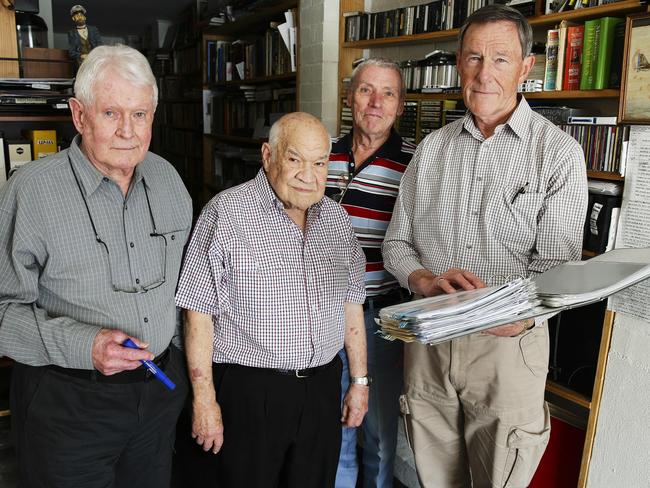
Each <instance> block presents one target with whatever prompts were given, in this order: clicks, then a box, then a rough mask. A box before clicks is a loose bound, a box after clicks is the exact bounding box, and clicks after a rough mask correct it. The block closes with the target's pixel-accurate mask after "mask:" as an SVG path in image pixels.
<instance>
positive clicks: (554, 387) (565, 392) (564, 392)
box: [546, 380, 591, 409]
mask: <svg viewBox="0 0 650 488" xmlns="http://www.w3.org/2000/svg"><path fill="white" fill-rule="evenodd" d="M546 391H547V392H549V393H551V394H553V395H556V396H558V397H560V398H564V399H565V400H568V401H570V402H571V403H575V404H576V405H580V406H581V407H583V408H586V409H590V408H591V399H590V398H587V397H586V396H584V395H582V394H580V393H577V392H575V391H573V390H570V389H569V388H567V387H565V386H562V385H559V384H557V383H555V382H553V381H551V380H547V381H546Z"/></svg>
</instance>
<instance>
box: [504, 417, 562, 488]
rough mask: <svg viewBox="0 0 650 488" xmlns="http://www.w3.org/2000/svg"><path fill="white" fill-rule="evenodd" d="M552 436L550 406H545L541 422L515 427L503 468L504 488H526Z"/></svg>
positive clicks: (509, 440)
mask: <svg viewBox="0 0 650 488" xmlns="http://www.w3.org/2000/svg"><path fill="white" fill-rule="evenodd" d="M550 434H551V419H550V415H549V411H548V406H547V405H546V404H544V417H543V419H541V421H536V422H532V423H530V424H527V425H522V426H520V427H514V428H512V429H511V430H510V431H509V432H508V438H507V442H506V445H507V454H506V459H505V463H504V468H503V481H502V483H501V484H500V486H502V487H503V488H525V487H527V486H528V485H529V484H530V481H531V479H532V478H533V475H534V474H535V470H536V469H537V466H538V464H539V461H540V460H541V459H542V455H543V454H544V451H545V450H546V445H547V444H548V440H549V436H550Z"/></svg>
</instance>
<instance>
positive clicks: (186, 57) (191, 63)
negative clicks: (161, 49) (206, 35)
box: [172, 45, 201, 75]
mask: <svg viewBox="0 0 650 488" xmlns="http://www.w3.org/2000/svg"><path fill="white" fill-rule="evenodd" d="M199 51H200V50H199V48H198V45H193V46H188V47H186V48H184V49H179V50H176V51H174V52H173V56H172V58H173V69H172V71H173V73H174V74H176V75H188V74H194V73H197V72H199V71H200V70H201V56H200V52H199Z"/></svg>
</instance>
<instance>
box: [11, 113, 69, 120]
mask: <svg viewBox="0 0 650 488" xmlns="http://www.w3.org/2000/svg"><path fill="white" fill-rule="evenodd" d="M0 122H72V116H71V115H19V114H11V115H9V114H7V115H0Z"/></svg>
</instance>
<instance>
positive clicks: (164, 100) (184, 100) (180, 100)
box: [158, 98, 201, 103]
mask: <svg viewBox="0 0 650 488" xmlns="http://www.w3.org/2000/svg"><path fill="white" fill-rule="evenodd" d="M158 103H201V99H200V98H161V99H159V100H158Z"/></svg>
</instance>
